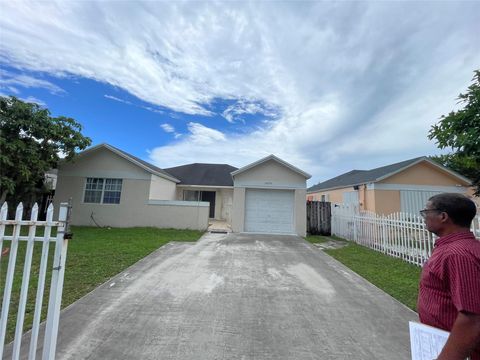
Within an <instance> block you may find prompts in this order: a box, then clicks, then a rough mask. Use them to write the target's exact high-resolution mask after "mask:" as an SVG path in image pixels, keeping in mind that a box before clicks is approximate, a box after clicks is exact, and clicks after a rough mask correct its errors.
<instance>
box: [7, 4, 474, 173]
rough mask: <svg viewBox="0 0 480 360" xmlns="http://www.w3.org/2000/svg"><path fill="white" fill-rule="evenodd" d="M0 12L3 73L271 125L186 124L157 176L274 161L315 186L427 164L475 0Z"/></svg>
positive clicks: (44, 7) (461, 86)
mask: <svg viewBox="0 0 480 360" xmlns="http://www.w3.org/2000/svg"><path fill="white" fill-rule="evenodd" d="M2 8H3V9H2V10H3V14H4V16H2V17H1V18H0V27H1V29H2V42H1V44H0V54H2V55H0V60H1V61H3V62H6V63H8V64H13V65H15V66H16V67H19V68H26V69H29V70H37V71H45V72H49V73H51V74H55V75H58V76H64V75H65V74H74V75H76V76H83V77H88V78H91V79H95V80H98V81H102V82H106V83H109V84H112V85H114V86H117V87H119V88H122V89H124V90H126V91H128V92H129V93H131V94H132V95H134V96H136V97H138V98H140V99H141V100H143V101H146V102H149V103H151V104H153V105H155V106H161V107H164V108H166V109H167V111H168V109H171V110H172V111H177V112H183V113H187V114H196V115H202V114H203V115H211V110H209V109H210V106H209V105H210V104H211V103H212V102H213V101H215V100H217V99H226V100H229V101H233V105H232V106H230V107H229V108H227V109H226V110H225V111H224V112H223V116H224V117H225V118H226V120H227V121H229V122H233V123H237V124H236V125H238V126H239V127H240V126H241V125H240V123H241V122H242V115H245V114H261V115H264V116H266V117H267V118H268V117H270V115H273V119H271V120H269V121H266V122H264V123H261V124H259V125H258V127H257V128H255V129H253V130H252V129H251V128H248V129H249V130H248V132H247V133H237V134H235V133H231V132H228V133H222V132H220V131H218V130H216V129H215V126H214V125H211V123H209V124H210V125H209V127H206V126H204V125H201V124H200V123H199V122H200V120H195V122H191V123H190V124H189V126H188V128H189V133H188V134H184V135H183V136H181V135H180V134H175V139H174V140H172V142H171V143H168V144H159V146H158V147H157V148H156V149H153V150H152V152H151V154H152V159H153V160H154V161H156V163H157V164H158V165H160V166H170V165H178V164H182V163H186V162H190V161H192V162H194V161H213V162H229V163H231V164H232V165H236V166H240V165H245V164H246V163H248V162H250V161H254V160H257V159H258V158H260V157H261V156H265V155H268V154H270V153H275V154H276V155H278V156H280V157H283V158H285V160H287V161H290V162H292V163H294V164H295V165H297V166H299V167H301V168H303V169H304V170H305V171H307V172H311V173H312V174H313V175H314V177H313V181H318V180H323V179H325V178H327V177H330V176H334V175H337V174H338V173H339V172H341V171H348V170H350V169H351V168H354V167H355V168H369V167H374V166H380V165H385V164H388V163H390V162H394V161H400V160H403V159H407V158H409V157H414V156H419V155H427V154H431V153H436V152H438V150H437V149H436V148H435V145H434V144H433V142H430V141H428V140H427V137H426V136H427V132H428V129H429V128H430V126H431V125H432V124H433V123H434V122H435V121H437V119H438V117H439V116H440V115H442V114H445V113H447V112H448V111H449V110H451V108H453V107H455V106H456V105H455V103H456V101H455V97H456V96H457V95H458V93H459V92H461V91H464V90H465V89H466V87H467V86H468V84H469V81H470V79H471V77H472V75H473V70H474V69H475V68H477V67H478V64H479V63H480V53H479V52H478V45H479V43H478V38H477V32H478V19H477V16H476V14H478V13H479V12H480V3H475V2H442V3H418V2H397V3H388V4H387V3H381V2H369V3H367V2H347V3H326V2H300V3H298V2H295V3H294V2H254V3H244V2H217V3H214V2H171V3H165V2H144V3H136V2H135V3H128V2H127V3H121V4H119V3H112V2H98V3H92V2H89V3H88V4H87V3H83V2H68V3H65V2H64V3H45V2H33V3H32V2H29V3H22V2H14V3H12V2H4V3H3V4H2ZM399 19H402V20H401V21H399ZM32 39H35V41H32ZM8 86H13V87H16V86H19V85H18V84H16V83H15V84H14V83H10V84H8ZM112 100H115V99H112ZM117 101H118V100H117ZM152 109H153V110H157V109H155V108H154V107H152ZM157 111H161V110H157ZM247 125H248V124H247ZM159 154H161V156H159Z"/></svg>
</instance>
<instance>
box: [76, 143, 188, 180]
mask: <svg viewBox="0 0 480 360" xmlns="http://www.w3.org/2000/svg"><path fill="white" fill-rule="evenodd" d="M101 148H105V149H108V150H110V151H112V152H113V153H115V154H117V155H119V156H121V157H123V158H124V159H126V160H128V161H130V162H131V163H133V164H135V165H137V166H139V167H141V168H142V169H144V170H146V171H148V172H149V173H151V174H153V175H157V176H160V177H162V178H164V179H168V180H171V181H173V182H175V183H179V182H180V180H179V179H177V178H175V177H174V176H172V175H170V174H169V173H167V172H166V171H165V170H162V169H160V168H159V167H157V166H154V165H152V164H150V163H148V162H146V161H144V160H142V159H140V158H138V157H136V156H133V155H131V154H129V153H127V152H125V151H123V150H120V149H118V148H116V147H115V146H112V145H110V144H106V143H103V144H99V145H96V146H92V147H91V148H88V149H87V150H84V151H82V152H81V153H79V154H78V155H77V156H84V155H86V154H88V153H90V152H93V151H96V150H98V149H101Z"/></svg>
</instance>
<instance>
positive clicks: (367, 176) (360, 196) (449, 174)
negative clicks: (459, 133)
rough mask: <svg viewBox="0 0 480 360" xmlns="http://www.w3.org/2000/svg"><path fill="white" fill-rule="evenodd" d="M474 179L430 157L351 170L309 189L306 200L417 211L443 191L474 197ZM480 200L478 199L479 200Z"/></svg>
mask: <svg viewBox="0 0 480 360" xmlns="http://www.w3.org/2000/svg"><path fill="white" fill-rule="evenodd" d="M470 186H471V182H470V180H469V179H467V178H465V177H464V176H462V175H460V174H458V173H456V172H454V171H452V170H450V169H448V168H446V167H444V166H441V165H439V164H437V163H436V162H434V161H432V160H430V159H428V158H427V157H419V158H415V159H410V160H406V161H402V162H399V163H395V164H391V165H387V166H382V167H379V168H376V169H371V170H352V171H349V172H347V173H345V174H342V175H339V176H337V177H334V178H332V179H330V180H327V181H324V182H321V183H319V184H317V185H315V186H312V187H310V188H308V189H307V200H313V201H330V202H332V203H348V204H356V205H358V207H359V208H360V209H361V210H369V211H373V212H376V213H377V214H385V215H388V214H391V213H394V212H399V211H402V212H408V213H418V211H419V210H420V209H422V208H423V207H424V205H425V203H426V201H427V199H428V198H429V197H431V196H433V195H435V194H438V193H442V192H458V193H463V194H466V195H467V196H469V197H471V194H473V191H472V190H471V188H470ZM476 200H478V199H476Z"/></svg>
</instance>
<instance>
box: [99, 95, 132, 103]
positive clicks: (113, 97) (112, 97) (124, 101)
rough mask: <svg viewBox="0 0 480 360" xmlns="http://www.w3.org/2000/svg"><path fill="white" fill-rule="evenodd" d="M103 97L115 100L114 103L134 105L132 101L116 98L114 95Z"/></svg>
mask: <svg viewBox="0 0 480 360" xmlns="http://www.w3.org/2000/svg"><path fill="white" fill-rule="evenodd" d="M103 97H104V98H106V99H110V100H113V101H118V102H121V103H123V104H127V105H133V104H132V103H131V102H130V101H127V100H123V99H120V98H118V97H116V96H113V95H103Z"/></svg>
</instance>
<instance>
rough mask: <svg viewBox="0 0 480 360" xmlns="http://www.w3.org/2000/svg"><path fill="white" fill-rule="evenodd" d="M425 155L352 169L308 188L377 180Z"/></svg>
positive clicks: (314, 189)
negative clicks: (367, 168)
mask: <svg viewBox="0 0 480 360" xmlns="http://www.w3.org/2000/svg"><path fill="white" fill-rule="evenodd" d="M424 158H425V157H423V156H421V157H417V158H414V159H410V160H405V161H401V162H398V163H395V164H391V165H386V166H381V167H378V168H375V169H371V170H351V171H349V172H346V173H344V174H342V175H339V176H337V177H334V178H332V179H329V180H326V181H324V182H321V183H319V184H317V185H314V186H312V187H310V188H308V189H307V191H308V192H313V191H319V190H326V189H332V188H340V187H348V186H354V185H361V184H365V183H369V182H375V181H377V180H378V179H380V178H381V177H383V176H385V175H388V174H391V173H393V172H395V171H398V170H400V169H403V168H404V167H407V166H409V165H411V164H413V163H415V162H417V161H419V160H421V159H424Z"/></svg>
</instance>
